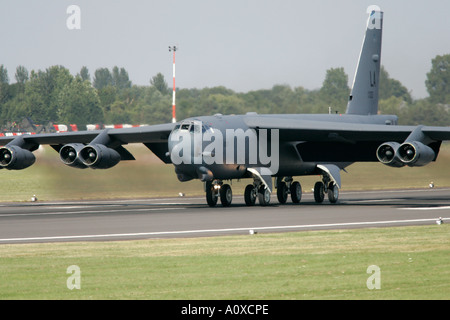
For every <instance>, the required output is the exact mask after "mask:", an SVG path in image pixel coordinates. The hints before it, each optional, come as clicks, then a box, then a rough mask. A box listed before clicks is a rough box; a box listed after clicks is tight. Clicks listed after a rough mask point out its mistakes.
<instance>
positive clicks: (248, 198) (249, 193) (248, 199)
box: [244, 184, 258, 206]
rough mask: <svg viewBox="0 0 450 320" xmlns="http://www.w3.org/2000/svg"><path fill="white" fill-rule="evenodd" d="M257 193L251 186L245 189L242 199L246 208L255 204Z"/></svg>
mask: <svg viewBox="0 0 450 320" xmlns="http://www.w3.org/2000/svg"><path fill="white" fill-rule="evenodd" d="M257 197H258V196H257V192H256V189H255V187H254V186H253V185H251V184H249V185H247V186H246V187H245V192H244V199H245V204H246V205H247V206H254V205H255V203H256V198H257Z"/></svg>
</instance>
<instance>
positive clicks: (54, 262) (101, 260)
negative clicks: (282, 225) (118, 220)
mask: <svg viewBox="0 0 450 320" xmlns="http://www.w3.org/2000/svg"><path fill="white" fill-rule="evenodd" d="M449 232H450V225H432V226H415V227H398V228H372V229H358V230H340V231H314V232H313V231H311V232H297V233H282V234H257V235H248V236H226V237H214V238H192V239H171V240H139V241H117V242H76V243H53V244H20V245H19V244H17V245H2V246H0V256H1V264H0V299H189V300H191V299H213V300H214V299H244V300H246V299H283V300H284V299H449V298H450V281H449V279H450V268H449V267H450V260H449V257H450V238H449ZM71 265H76V266H78V267H79V268H80V272H81V273H80V280H81V281H80V285H81V288H80V289H73V290H69V289H68V288H67V279H68V278H69V277H70V276H71V274H67V273H66V270H67V268H68V267H69V266H71ZM371 265H376V266H378V267H379V270H380V272H379V280H380V285H381V287H380V289H372V290H369V289H368V287H367V280H368V278H369V277H370V276H371V275H372V274H371V273H367V269H368V267H369V266H371Z"/></svg>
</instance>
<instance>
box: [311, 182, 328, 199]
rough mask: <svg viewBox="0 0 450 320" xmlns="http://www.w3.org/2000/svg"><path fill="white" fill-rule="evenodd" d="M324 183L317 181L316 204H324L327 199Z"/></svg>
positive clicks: (315, 188) (315, 187)
mask: <svg viewBox="0 0 450 320" xmlns="http://www.w3.org/2000/svg"><path fill="white" fill-rule="evenodd" d="M324 189H325V188H324V185H323V182H321V181H317V182H316V184H315V185H314V200H315V201H316V203H322V202H323V199H324V198H325V193H324Z"/></svg>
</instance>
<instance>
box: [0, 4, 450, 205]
mask: <svg viewBox="0 0 450 320" xmlns="http://www.w3.org/2000/svg"><path fill="white" fill-rule="evenodd" d="M368 13H369V17H368V21H367V28H366V31H365V36H364V40H363V44H362V48H361V52H360V56H359V61H358V65H357V68H356V73H355V77H354V81H353V85H352V89H351V93H350V96H349V100H348V104H347V110H346V113H345V114H261V115H260V114H256V113H251V112H250V113H247V114H245V115H221V114H216V115H213V116H201V117H193V118H188V119H185V120H183V121H181V122H177V123H167V124H158V125H151V126H145V127H138V128H124V129H105V130H97V131H79V132H67V133H54V134H36V135H22V136H17V137H4V138H1V139H0V145H4V147H2V148H0V169H10V170H20V169H25V168H27V167H29V166H31V165H32V164H33V163H34V162H35V157H34V155H33V153H32V152H33V151H35V150H36V149H38V147H39V146H40V145H41V144H46V145H50V146H52V147H53V149H55V150H56V151H58V152H59V155H60V158H61V160H62V162H63V163H64V164H66V165H68V166H71V167H74V168H82V169H84V168H91V169H107V168H111V167H113V166H115V165H116V164H118V163H119V162H120V161H124V160H134V157H133V155H132V154H131V153H130V152H129V151H127V150H126V149H125V148H124V145H126V144H129V143H143V144H144V145H145V146H146V147H148V148H149V149H150V150H151V151H152V152H154V153H155V154H156V155H157V156H158V157H159V158H160V159H161V160H162V161H163V162H164V163H167V164H169V163H172V164H173V165H174V167H175V173H176V174H177V177H178V179H179V180H180V181H188V180H192V179H199V180H201V181H203V182H204V187H205V192H206V200H207V203H208V205H209V206H211V207H213V206H215V205H216V204H217V202H218V199H219V198H220V201H221V203H222V205H223V206H229V205H230V204H231V201H232V190H231V187H230V185H229V184H226V183H224V181H227V180H232V179H244V178H249V179H253V183H250V184H248V185H247V187H246V188H245V194H244V196H245V197H244V198H245V203H246V204H247V205H248V206H252V205H254V204H255V203H256V200H257V199H258V201H259V204H260V205H262V206H265V205H268V204H269V202H270V195H271V193H272V192H273V191H274V188H275V189H276V193H277V198H278V201H279V202H280V203H285V202H286V201H287V198H288V196H289V195H290V197H291V199H292V202H294V203H298V202H300V200H301V197H302V188H301V185H300V183H299V182H298V181H294V179H293V177H294V176H304V175H319V176H321V181H318V182H316V184H315V186H314V199H315V201H316V202H317V203H322V202H323V201H324V198H325V195H328V199H329V201H330V202H331V203H336V202H337V201H338V198H339V189H340V188H341V178H340V171H341V170H343V169H345V168H346V167H347V166H349V165H351V164H352V163H355V162H361V161H363V162H376V161H379V162H381V163H383V164H385V165H387V166H391V167H403V166H410V167H415V166H424V165H426V164H428V163H430V162H431V161H435V160H436V158H437V156H438V153H439V149H440V146H441V143H442V141H443V140H449V139H450V128H447V127H429V126H422V125H419V126H400V125H397V120H398V118H397V116H395V115H378V114H377V113H378V89H379V75H380V58H381V38H382V27H383V12H382V11H381V10H380V9H379V8H378V7H376V6H371V7H369V9H368ZM272 180H274V183H272Z"/></svg>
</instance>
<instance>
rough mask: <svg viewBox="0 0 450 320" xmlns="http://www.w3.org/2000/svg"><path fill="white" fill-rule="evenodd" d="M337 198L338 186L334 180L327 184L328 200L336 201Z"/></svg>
mask: <svg viewBox="0 0 450 320" xmlns="http://www.w3.org/2000/svg"><path fill="white" fill-rule="evenodd" d="M338 199H339V188H338V186H337V185H335V184H334V182H330V184H329V185H328V200H330V202H331V203H336V202H337V201H338Z"/></svg>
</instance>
